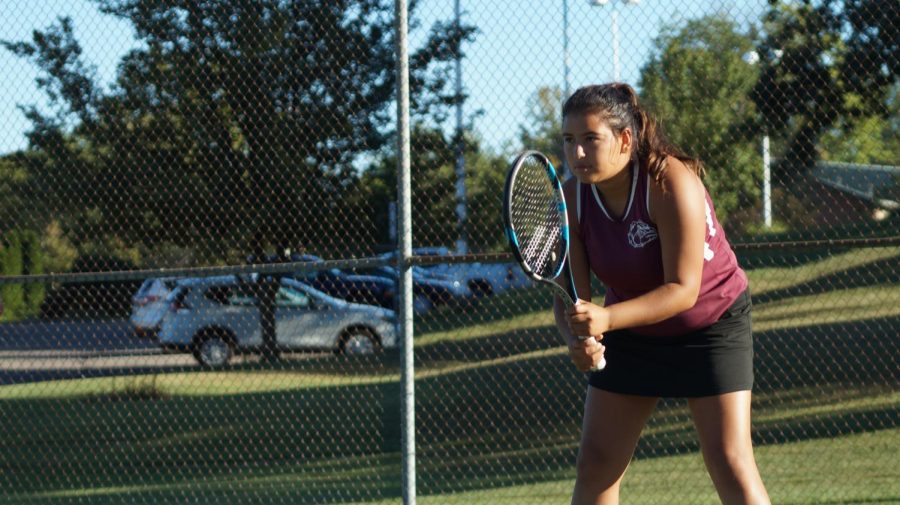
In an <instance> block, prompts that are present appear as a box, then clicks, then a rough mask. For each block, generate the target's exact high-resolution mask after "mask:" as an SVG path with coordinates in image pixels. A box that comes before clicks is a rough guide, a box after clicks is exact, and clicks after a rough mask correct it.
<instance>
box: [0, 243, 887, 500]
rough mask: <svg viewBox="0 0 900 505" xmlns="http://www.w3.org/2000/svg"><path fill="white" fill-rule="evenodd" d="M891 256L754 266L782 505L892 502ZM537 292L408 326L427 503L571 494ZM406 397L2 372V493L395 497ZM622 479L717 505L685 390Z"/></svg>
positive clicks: (318, 385) (364, 364) (383, 363)
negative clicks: (11, 381) (42, 378)
mask: <svg viewBox="0 0 900 505" xmlns="http://www.w3.org/2000/svg"><path fill="white" fill-rule="evenodd" d="M898 259H900V248H878V249H867V250H863V251H854V252H852V253H845V254H842V255H836V256H828V257H823V258H819V259H815V260H813V261H807V262H805V263H798V264H791V265H786V266H783V267H780V268H765V269H754V270H751V271H749V275H750V278H751V282H752V285H753V292H754V303H755V312H754V329H755V338H756V345H757V348H756V349H757V386H756V395H755V398H754V441H755V443H756V445H757V447H758V449H757V457H758V459H759V465H760V468H761V471H762V473H763V475H764V478H765V480H766V482H767V485H768V487H769V491H770V494H771V495H772V498H773V502H774V503H779V504H781V503H785V504H813V503H816V504H842V503H847V504H852V503H900V458H898V456H897V454H898V452H897V449H898V447H900V429H898V422H897V421H898V418H900V415H898V414H900V392H898V388H897V384H898V376H897V372H898V370H897V365H896V356H897V347H898V346H897V344H898V334H900V288H898V287H897V283H896V279H893V278H892V277H891V275H894V276H895V275H896V271H897V261H898ZM546 304H547V294H546V293H544V292H540V291H533V290H523V291H517V292H510V293H508V294H504V295H500V296H497V297H493V298H491V299H488V300H486V301H485V302H484V303H482V304H481V305H479V306H477V307H474V308H472V309H470V310H467V311H465V312H451V311H444V310H441V311H437V312H436V313H435V314H433V315H429V316H426V317H425V318H423V319H421V320H417V338H416V351H415V353H416V366H417V382H416V405H417V410H416V419H417V423H418V424H417V426H418V427H417V473H418V480H417V486H418V493H419V501H420V502H421V503H426V504H428V503H434V504H437V503H525V504H528V503H535V504H537V503H566V502H567V496H568V493H569V491H570V487H571V482H572V475H573V474H572V470H573V463H574V456H575V450H576V442H577V439H578V431H579V426H580V419H579V416H580V411H581V401H582V395H583V392H584V380H583V377H581V376H580V375H579V374H577V373H574V372H573V371H572V369H571V367H570V365H569V364H568V363H567V362H566V357H565V355H564V350H563V348H562V347H561V346H560V345H559V341H558V338H557V337H556V335H555V334H554V330H553V328H552V321H551V319H550V318H549V314H548V313H547V311H546V308H545V306H546ZM511 381H514V382H515V384H516V385H517V387H516V388H511V387H506V386H507V385H508V384H510V382H511ZM522 391H527V392H528V394H527V395H526V394H522V393H521V392H522ZM399 411H400V388H399V371H398V368H397V362H396V357H395V356H393V355H386V356H382V357H380V358H370V359H344V358H335V357H323V358H313V359H305V360H289V361H285V362H283V363H279V364H274V365H258V364H247V365H239V366H235V367H233V368H232V369H229V370H227V371H223V372H203V371H199V370H198V371H191V372H184V371H180V372H171V373H158V374H135V375H129V376H119V377H105V378H90V379H80V380H69V381H55V382H51V381H48V382H36V383H28V384H15V385H9V386H3V387H0V426H2V434H3V436H2V437H0V502H2V503H29V504H32V503H37V504H43V503H48V504H49V503H90V504H95V503H96V504H104V503H123V502H128V503H169V502H188V501H189V502H191V503H278V502H283V503H348V502H359V503H399V502H400V496H401V494H400V468H401V467H400V450H399V449H400V447H399V444H400V442H399V440H400V428H399ZM624 493H625V496H624V497H623V503H634V504H642V503H648V504H650V503H654V504H655V503H692V504H693V503H717V499H716V497H715V494H714V491H713V488H712V485H711V484H710V483H709V479H708V477H707V476H706V473H705V470H704V468H703V464H702V461H701V458H700V456H699V454H698V451H697V446H696V441H695V440H694V436H693V431H692V427H691V424H690V419H689V417H688V414H687V409H686V405H685V404H684V403H683V402H680V401H671V400H666V401H664V402H662V403H661V404H660V407H659V409H658V411H657V412H656V413H655V414H654V417H653V418H652V419H651V422H650V424H649V425H648V427H647V429H646V431H645V435H644V437H643V438H642V440H641V442H640V445H639V447H638V450H637V454H636V458H635V461H634V463H633V465H632V468H631V469H630V470H629V473H628V476H627V480H626V483H625V488H624Z"/></svg>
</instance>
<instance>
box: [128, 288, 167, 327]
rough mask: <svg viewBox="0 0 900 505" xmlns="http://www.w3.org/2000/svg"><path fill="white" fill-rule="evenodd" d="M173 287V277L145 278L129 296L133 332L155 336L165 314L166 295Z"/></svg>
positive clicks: (130, 320)
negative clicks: (132, 294)
mask: <svg viewBox="0 0 900 505" xmlns="http://www.w3.org/2000/svg"><path fill="white" fill-rule="evenodd" d="M174 287H175V279H174V278H168V277H166V278H159V279H147V280H145V281H144V282H143V283H142V284H141V287H140V288H138V290H137V292H136V293H135V294H134V296H132V297H131V317H129V318H128V320H129V322H130V323H131V328H132V329H133V330H134V334H135V335H136V336H138V337H141V338H152V337H155V336H156V334H157V332H159V324H160V322H162V318H163V316H164V315H165V314H166V310H167V308H168V305H167V304H166V297H167V296H168V295H169V293H171V292H172V289H173V288H174Z"/></svg>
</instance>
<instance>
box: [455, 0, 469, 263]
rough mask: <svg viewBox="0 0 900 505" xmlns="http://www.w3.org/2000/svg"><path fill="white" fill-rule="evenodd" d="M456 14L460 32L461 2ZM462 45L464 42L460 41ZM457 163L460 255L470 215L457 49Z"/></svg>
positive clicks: (466, 249) (466, 246)
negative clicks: (467, 200) (468, 210)
mask: <svg viewBox="0 0 900 505" xmlns="http://www.w3.org/2000/svg"><path fill="white" fill-rule="evenodd" d="M454 11H455V14H456V30H457V32H460V30H461V26H462V23H460V16H461V12H460V8H459V0H456V2H455V5H454ZM460 44H462V40H460ZM456 51H457V52H456V69H455V70H456V100H457V102H456V163H455V164H454V167H453V168H454V172H455V175H456V219H457V226H458V229H457V231H458V237H457V239H456V251H457V253H459V254H466V253H468V252H469V239H468V233H467V229H466V228H467V227H468V226H467V222H466V221H467V220H468V215H467V214H468V213H467V211H466V205H467V204H466V158H465V146H464V138H463V102H462V92H463V88H462V61H461V57H460V54H459V53H460V51H461V48H460V47H457V49H456Z"/></svg>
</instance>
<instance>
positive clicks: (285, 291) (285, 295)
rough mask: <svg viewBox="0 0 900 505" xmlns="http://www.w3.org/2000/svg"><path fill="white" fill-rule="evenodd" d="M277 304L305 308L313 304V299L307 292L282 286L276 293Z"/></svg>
mask: <svg viewBox="0 0 900 505" xmlns="http://www.w3.org/2000/svg"><path fill="white" fill-rule="evenodd" d="M275 305H276V306H278V307H292V308H301V309H305V308H309V307H311V306H312V300H311V299H310V298H309V295H307V294H306V293H303V292H301V291H297V290H296V289H291V288H288V287H284V286H282V287H281V288H280V289H279V290H278V294H277V295H275Z"/></svg>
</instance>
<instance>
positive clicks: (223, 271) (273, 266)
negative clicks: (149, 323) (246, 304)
mask: <svg viewBox="0 0 900 505" xmlns="http://www.w3.org/2000/svg"><path fill="white" fill-rule="evenodd" d="M891 245H900V236H890V237H868V238H847V239H822V240H796V241H778V242H740V243H735V244H733V245H732V247H733V248H734V250H735V251H737V252H740V251H758V250H764V249H795V250H801V249H814V248H820V247H883V246H891ZM508 261H513V256H512V254H510V253H478V254H451V255H445V256H435V255H421V256H411V257H409V258H408V261H407V263H408V264H409V265H411V266H429V265H442V264H458V263H505V262H508ZM396 264H397V259H396V258H393V257H385V256H378V257H372V258H353V259H341V260H323V261H316V262H310V261H290V262H284V263H264V264H248V265H226V266H217V267H195V268H160V269H144V270H119V271H109V272H79V273H50V274H39V275H9V276H0V286H2V285H5V284H38V283H72V284H76V283H86V282H100V281H134V280H143V279H147V278H154V277H213V276H218V275H249V274H257V275H278V274H288V273H307V272H315V271H319V270H328V269H332V268H339V269H354V268H374V267H381V266H386V265H396Z"/></svg>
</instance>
